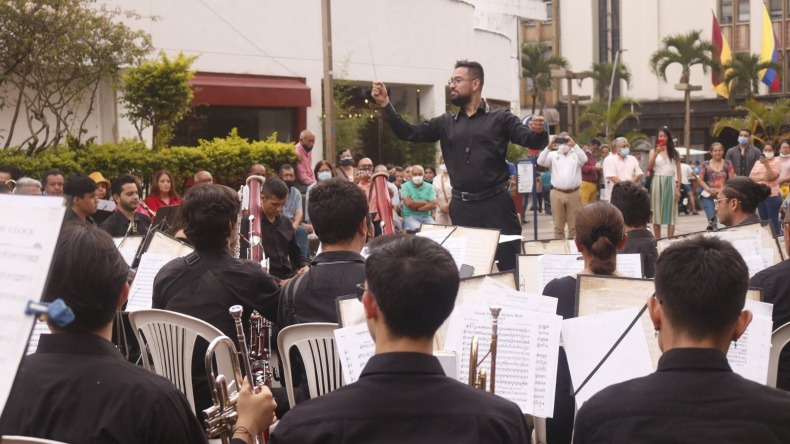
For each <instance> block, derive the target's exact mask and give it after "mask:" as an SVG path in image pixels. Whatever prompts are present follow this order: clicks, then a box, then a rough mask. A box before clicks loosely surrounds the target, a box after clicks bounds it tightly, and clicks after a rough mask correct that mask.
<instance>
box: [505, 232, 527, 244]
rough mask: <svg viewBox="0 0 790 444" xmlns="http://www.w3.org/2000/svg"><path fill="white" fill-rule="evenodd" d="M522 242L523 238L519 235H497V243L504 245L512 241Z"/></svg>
mask: <svg viewBox="0 0 790 444" xmlns="http://www.w3.org/2000/svg"><path fill="white" fill-rule="evenodd" d="M522 240H524V236H522V235H520V234H500V235H499V243H500V244H504V243H505V242H513V241H522Z"/></svg>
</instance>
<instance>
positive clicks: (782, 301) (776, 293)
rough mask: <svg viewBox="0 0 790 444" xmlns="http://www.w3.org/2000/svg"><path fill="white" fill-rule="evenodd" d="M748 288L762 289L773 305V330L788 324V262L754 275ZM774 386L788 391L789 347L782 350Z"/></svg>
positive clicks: (789, 319)
mask: <svg viewBox="0 0 790 444" xmlns="http://www.w3.org/2000/svg"><path fill="white" fill-rule="evenodd" d="M749 286H750V287H757V288H762V289H763V298H764V301H765V302H768V303H770V304H774V311H773V321H774V327H773V329H774V330H776V329H777V328H779V327H781V326H782V325H784V324H786V323H788V322H790V260H786V261H783V262H780V263H778V264H776V265H773V266H771V267H768V268H766V269H765V270H763V271H761V272H759V273H757V274H755V275H754V276H753V277H752V279H751V281H750V282H749ZM776 386H777V387H779V388H781V389H783V390H790V346H785V348H784V349H782V355H781V357H780V358H779V374H778V379H777V381H776Z"/></svg>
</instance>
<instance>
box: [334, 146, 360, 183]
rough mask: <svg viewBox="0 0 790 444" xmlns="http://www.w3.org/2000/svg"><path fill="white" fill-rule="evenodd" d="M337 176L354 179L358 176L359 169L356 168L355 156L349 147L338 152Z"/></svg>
mask: <svg viewBox="0 0 790 444" xmlns="http://www.w3.org/2000/svg"><path fill="white" fill-rule="evenodd" d="M335 176H337V177H342V178H345V179H348V180H354V178H355V177H357V169H356V168H354V156H353V155H352V154H351V150H349V149H348V148H342V149H341V150H340V151H338V152H337V169H336V170H335Z"/></svg>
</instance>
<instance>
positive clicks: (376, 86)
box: [370, 80, 390, 108]
mask: <svg viewBox="0 0 790 444" xmlns="http://www.w3.org/2000/svg"><path fill="white" fill-rule="evenodd" d="M370 95H371V96H373V99H375V100H376V103H378V104H379V106H380V107H382V108H384V107H385V106H387V105H389V103H390V97H389V95H388V94H387V86H386V85H385V84H384V82H382V81H380V80H376V81H374V82H373V91H371V92H370Z"/></svg>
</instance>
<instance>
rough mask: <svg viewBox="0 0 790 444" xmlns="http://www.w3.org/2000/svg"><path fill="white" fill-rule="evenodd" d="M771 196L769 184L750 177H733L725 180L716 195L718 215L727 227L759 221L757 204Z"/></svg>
mask: <svg viewBox="0 0 790 444" xmlns="http://www.w3.org/2000/svg"><path fill="white" fill-rule="evenodd" d="M770 196H771V187H769V186H768V185H766V184H764V183H758V182H755V181H753V180H752V179H750V178H748V177H743V176H738V177H733V178H732V179H729V180H728V181H727V182H724V186H723V187H722V188H721V190H720V191H719V194H718V195H717V196H716V201H715V202H716V217H717V218H718V220H719V223H720V224H722V225H724V226H725V227H734V226H737V225H748V224H756V223H759V222H760V216H759V215H758V214H757V213H756V211H757V206H758V205H759V204H760V203H762V202H763V201H764V200H766V199H768V198H769V197H770Z"/></svg>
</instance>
